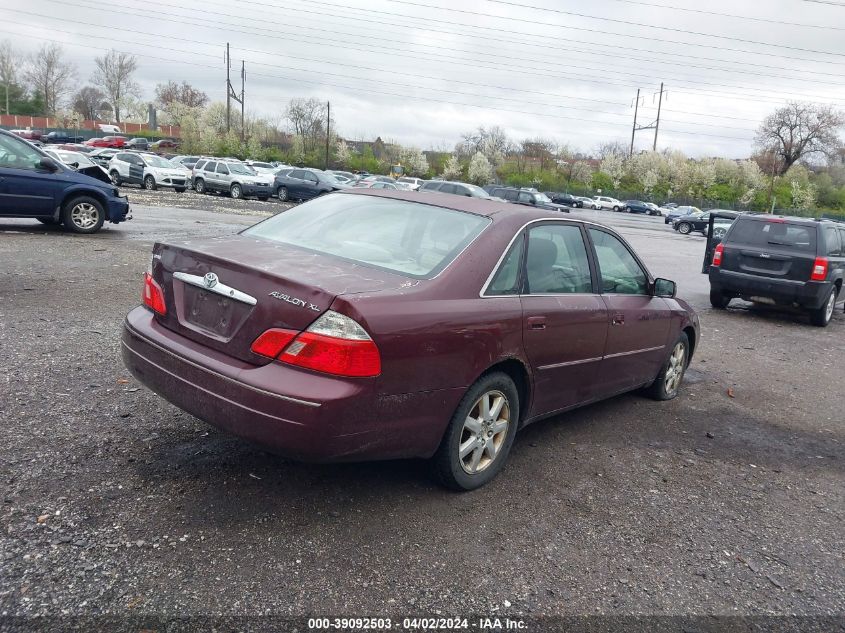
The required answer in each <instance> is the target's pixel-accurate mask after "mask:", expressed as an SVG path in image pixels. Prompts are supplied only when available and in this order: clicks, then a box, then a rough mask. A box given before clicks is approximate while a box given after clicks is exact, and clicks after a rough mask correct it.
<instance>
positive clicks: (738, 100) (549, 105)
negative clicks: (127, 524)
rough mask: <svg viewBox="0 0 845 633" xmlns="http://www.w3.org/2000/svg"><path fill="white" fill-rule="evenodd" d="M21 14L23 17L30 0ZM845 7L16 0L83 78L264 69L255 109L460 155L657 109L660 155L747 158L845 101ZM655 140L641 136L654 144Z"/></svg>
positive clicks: (10, 27)
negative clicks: (479, 135) (780, 111)
mask: <svg viewBox="0 0 845 633" xmlns="http://www.w3.org/2000/svg"><path fill="white" fill-rule="evenodd" d="M13 5H14V8H13ZM843 36H845V2H839V0H733V1H728V0H710V1H709V2H706V3H703V2H700V0H591V1H590V2H583V1H579V0H514V1H513V2H511V1H505V0H460V1H456V0H361V1H357V2H356V1H355V0H284V2H283V3H282V2H279V1H275V2H274V1H273V0H262V1H258V0H256V1H252V0H203V1H202V2H195V1H192V0H188V1H185V2H180V3H173V2H167V1H165V0H145V1H144V2H142V3H138V2H131V1H130V0H110V1H109V2H108V3H103V2H101V1H99V0H29V2H27V3H25V4H24V3H20V2H17V3H11V2H5V3H0V40H2V39H8V40H10V41H11V42H12V44H13V46H15V47H16V48H17V49H18V50H20V51H22V52H32V51H34V50H36V49H37V48H38V47H39V46H41V45H42V44H44V43H46V42H49V41H55V42H57V43H59V44H60V45H62V46H63V48H64V51H65V54H66V58H67V59H68V60H69V61H72V62H73V63H74V64H76V66H77V67H78V73H79V76H80V79H82V80H87V79H89V78H90V76H91V75H92V73H93V70H94V57H96V56H98V55H102V54H103V53H104V52H106V51H107V50H108V49H116V50H119V51H125V52H129V53H132V54H134V55H136V57H137V60H138V72H137V75H136V81H137V82H138V83H139V84H140V86H141V89H142V93H143V97H144V98H145V99H148V100H152V98H153V95H154V91H155V86H156V84H158V83H162V82H166V81H170V80H173V81H177V82H181V81H183V80H185V81H188V82H189V83H191V84H192V85H193V86H194V87H196V88H199V89H201V90H203V91H205V92H206V93H207V94H208V95H209V97H210V98H211V100H213V101H221V100H225V97H226V83H225V77H226V75H225V72H226V71H225V65H224V61H223V59H224V51H225V46H226V42H229V44H230V46H231V54H232V59H233V70H232V76H233V82H239V81H240V74H239V71H240V63H241V60H244V61H245V64H246V74H247V82H246V109H247V112H248V113H250V114H253V115H256V116H261V117H264V118H267V119H269V120H270V121H273V122H282V121H283V112H284V109H285V106H286V104H287V102H288V100H289V99H291V98H294V97H305V98H310V97H314V98H317V99H320V100H326V101H330V102H331V107H332V118H333V119H334V120H335V121H336V123H337V127H338V132H339V134H340V135H341V136H343V137H345V138H348V139H355V140H358V139H366V140H371V139H374V138H375V137H376V136H380V137H381V138H382V139H384V140H386V141H393V142H398V143H401V144H402V145H408V146H415V147H419V148H421V149H440V150H450V149H451V148H453V147H454V145H455V143H456V142H457V141H458V140H459V139H460V135H461V134H462V133H463V132H467V131H470V130H473V129H475V128H477V127H478V126H486V127H490V126H494V125H498V126H500V127H502V128H504V129H505V130H506V132H507V133H508V135H509V136H510V137H511V138H513V139H515V140H522V139H527V138H534V137H543V138H551V139H553V140H555V141H556V142H558V143H561V144H563V143H566V144H568V145H569V146H570V147H571V148H573V149H574V150H579V151H582V152H584V153H587V154H590V153H594V152H595V149H596V148H597V146H598V145H599V144H600V143H603V142H608V141H615V140H619V141H621V142H623V143H625V144H630V142H631V129H632V124H633V120H634V104H635V101H636V94H637V90H638V89H640V95H641V98H640V101H639V110H638V115H637V122H638V124H639V125H644V126H648V125H651V124H653V123H654V121H655V119H656V114H657V106H658V96H659V90H660V84H661V82H663V84H664V93H663V103H662V112H661V120H660V129H659V134H658V138H657V149H658V150H662V149H665V148H673V149H678V150H681V151H683V152H685V153H686V154H687V155H690V156H694V157H701V156H724V157H727V158H744V157H747V156H749V155H750V154H751V152H752V151H753V137H754V131H755V129H756V128H757V126H758V125H759V123H760V121H761V120H762V119H763V118H764V117H765V116H766V115H767V114H769V113H771V112H772V111H774V110H775V109H776V108H778V107H779V106H781V105H783V104H784V103H786V102H787V101H788V100H801V101H813V102H819V103H829V104H834V105H837V106H845V37H843ZM653 142H654V130H643V131H640V132H638V133H637V135H636V141H635V150H642V149H650V148H651V147H652V144H653Z"/></svg>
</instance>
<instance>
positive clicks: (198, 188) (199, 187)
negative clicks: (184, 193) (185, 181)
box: [194, 180, 205, 194]
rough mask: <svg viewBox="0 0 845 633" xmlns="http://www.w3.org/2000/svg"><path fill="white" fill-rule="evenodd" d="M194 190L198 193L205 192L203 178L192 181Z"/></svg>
mask: <svg viewBox="0 0 845 633" xmlns="http://www.w3.org/2000/svg"><path fill="white" fill-rule="evenodd" d="M194 191H196V192H197V193H200V194H202V193H205V181H204V180H197V181H196V182H195V183H194Z"/></svg>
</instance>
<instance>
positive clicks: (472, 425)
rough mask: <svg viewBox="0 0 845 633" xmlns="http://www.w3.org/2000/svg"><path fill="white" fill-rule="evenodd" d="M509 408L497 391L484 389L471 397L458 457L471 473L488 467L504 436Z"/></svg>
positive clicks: (508, 422) (507, 425) (493, 459)
mask: <svg viewBox="0 0 845 633" xmlns="http://www.w3.org/2000/svg"><path fill="white" fill-rule="evenodd" d="M510 417H511V409H510V404H509V403H508V399H507V396H505V394H503V393H502V392H501V391H497V390H494V391H488V392H486V393H484V394H482V395H481V397H480V398H479V399H478V400H476V401H475V404H474V405H473V406H472V409H470V412H469V415H467V418H466V420H464V426H463V429H462V430H461V440H460V443H459V445H458V459H459V460H460V462H461V468H463V470H464V472H466V473H467V474H469V475H475V474H477V473H480V472H482V471H483V470H486V469H487V468H489V467H490V465H491V464H492V463H493V462H494V461H495V460H496V457H497V456H498V455H499V452H500V451H501V449H502V446H503V445H504V443H505V440H506V439H507V437H508V428H509V426H510V422H511V420H510Z"/></svg>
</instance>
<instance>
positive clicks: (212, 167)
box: [203, 162, 217, 171]
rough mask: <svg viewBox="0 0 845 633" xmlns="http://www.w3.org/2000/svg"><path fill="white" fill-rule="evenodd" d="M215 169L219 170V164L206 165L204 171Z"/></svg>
mask: <svg viewBox="0 0 845 633" xmlns="http://www.w3.org/2000/svg"><path fill="white" fill-rule="evenodd" d="M215 169H217V163H215V162H210V163H206V164H205V167H204V168H203V171H214V170H215Z"/></svg>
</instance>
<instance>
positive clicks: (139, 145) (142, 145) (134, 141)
mask: <svg viewBox="0 0 845 633" xmlns="http://www.w3.org/2000/svg"><path fill="white" fill-rule="evenodd" d="M124 147H125V148H126V149H135V150H138V151H139V152H146V151H147V150H149V149H150V141H149V140H148V139H145V138H141V137H139V138H131V139H129V140H128V141H126V143H125V144H124Z"/></svg>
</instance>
